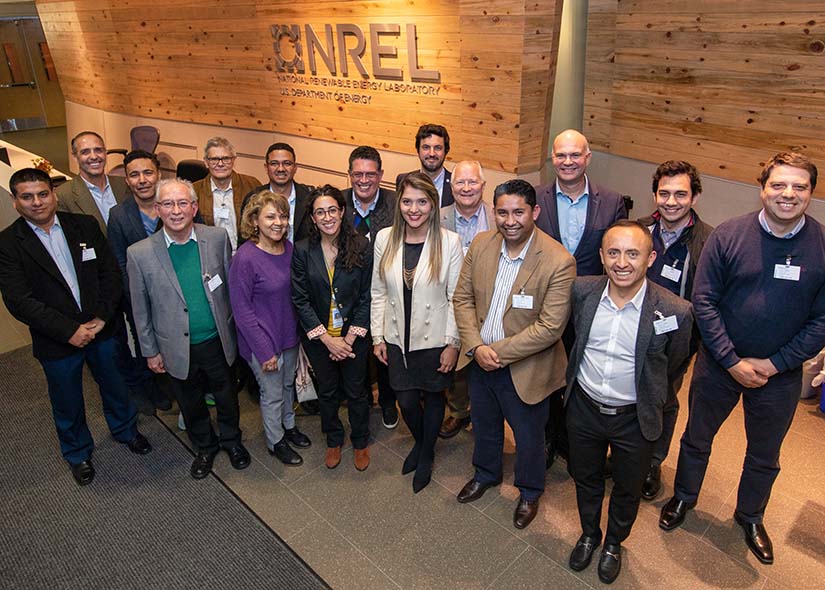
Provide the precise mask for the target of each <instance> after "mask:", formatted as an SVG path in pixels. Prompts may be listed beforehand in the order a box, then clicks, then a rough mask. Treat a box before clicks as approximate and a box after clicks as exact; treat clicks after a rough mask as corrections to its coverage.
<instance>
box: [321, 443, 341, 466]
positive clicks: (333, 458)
mask: <svg viewBox="0 0 825 590" xmlns="http://www.w3.org/2000/svg"><path fill="white" fill-rule="evenodd" d="M340 462H341V447H327V456H326V458H325V459H324V465H326V466H327V469H335V468H336V467H338V463H340Z"/></svg>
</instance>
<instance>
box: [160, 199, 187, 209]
mask: <svg viewBox="0 0 825 590" xmlns="http://www.w3.org/2000/svg"><path fill="white" fill-rule="evenodd" d="M156 205H157V206H158V207H160V208H161V209H163V210H164V211H171V210H172V209H174V208H175V205H177V207H178V209H180V210H181V211H186V210H187V209H189V208H190V207H191V206H192V201H183V200H181V201H161V202H159V203H156Z"/></svg>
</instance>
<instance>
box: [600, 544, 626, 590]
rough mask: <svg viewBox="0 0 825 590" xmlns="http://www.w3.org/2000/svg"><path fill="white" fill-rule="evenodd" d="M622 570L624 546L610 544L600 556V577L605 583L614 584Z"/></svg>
mask: <svg viewBox="0 0 825 590" xmlns="http://www.w3.org/2000/svg"><path fill="white" fill-rule="evenodd" d="M621 571H622V546H621V545H613V544H608V545H605V546H604V549H602V555H601V557H599V579H600V580H601V581H602V583H603V584H612V583H613V582H615V581H616V578H618V577H619V572H621Z"/></svg>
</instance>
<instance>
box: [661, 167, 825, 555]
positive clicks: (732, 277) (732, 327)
mask: <svg viewBox="0 0 825 590" xmlns="http://www.w3.org/2000/svg"><path fill="white" fill-rule="evenodd" d="M816 177H817V170H816V166H815V165H814V164H813V162H811V161H810V160H809V159H808V158H807V157H806V156H803V155H801V154H797V153H779V154H777V155H775V156H774V157H773V158H771V159H770V160H769V161H768V162H767V163H766V164H765V167H764V169H763V170H762V174H761V176H760V179H759V180H760V184H761V185H762V190H761V198H762V210H761V211H759V212H754V213H750V214H747V215H744V216H742V217H737V218H735V219H731V220H729V221H726V222H725V223H723V224H721V225H720V226H719V227H718V228H716V230H715V231H714V232H713V233H712V234H711V236H710V238H709V240H708V242H707V244H706V245H705V248H704V250H703V251H702V255H701V258H700V260H699V267H698V268H697V271H696V278H695V283H694V288H693V306H694V313H695V315H696V324H697V326H698V328H699V332H700V333H701V336H702V345H701V347H700V348H699V355H698V357H697V360H696V366H695V368H694V371H693V380H692V382H691V385H690V408H689V412H690V413H689V415H688V423H687V426H686V428H685V433H684V435H683V436H682V443H681V450H680V453H679V464H678V467H677V470H676V481H675V485H674V488H675V491H674V496H673V498H671V499H670V500H669V501H668V502H667V504H665V505H664V507H663V508H662V513H661V517H660V519H659V526H660V527H661V528H663V529H665V530H671V529H674V528H676V527H678V526H679V525H680V524H682V522H683V521H684V519H685V515H686V513H687V512H688V511H689V510H690V509H691V508H693V507H694V506H695V505H696V500H697V498H698V496H699V491H700V489H701V487H702V480H703V479H704V476H705V471H706V470H707V465H708V459H709V457H710V451H711V445H712V443H713V438H714V436H715V435H716V433H717V432H718V431H719V428H720V427H721V426H722V423H723V422H724V421H725V420H726V419H727V417H728V416H729V415H730V413H731V411H732V410H733V408H734V407H735V406H736V404H737V403H738V402H739V397H740V395H741V396H742V404H743V409H744V412H745V435H746V437H747V443H748V450H747V454H746V456H745V462H744V466H743V469H742V476H741V478H740V481H739V492H738V497H737V501H736V510H735V512H734V515H733V516H734V520H735V521H736V522H737V523H738V524H739V525H740V526H741V527H742V528H743V529H744V531H745V541H746V542H747V545H748V547H749V548H750V550H751V551H752V552H753V554H754V555H755V556H756V557H757V559H759V561H761V562H762V563H766V564H770V563H773V545H772V543H771V540H770V537H769V536H768V533H767V531H766V530H765V526H764V524H763V522H762V520H763V517H764V514H765V508H766V506H767V503H768V498H769V497H770V494H771V488H772V487H773V483H774V481H775V480H776V476H777V475H778V474H779V450H780V448H781V446H782V441H783V439H784V438H785V435H786V434H787V432H788V429H789V428H790V425H791V421H792V420H793V415H794V412H795V410H796V404H797V401H798V400H799V393H800V387H801V382H802V363H803V362H804V361H805V360H806V359H809V358H811V357H813V356H815V355H816V354H817V352H819V350H820V349H822V347H823V345H825V228H823V227H822V226H821V225H820V224H819V223H817V222H816V221H815V220H814V219H812V218H811V217H808V216H806V215H805V210H806V209H807V208H808V205H809V204H810V200H811V193H812V192H813V190H814V188H815V187H816Z"/></svg>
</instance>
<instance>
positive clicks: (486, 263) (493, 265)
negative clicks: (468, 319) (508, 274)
mask: <svg viewBox="0 0 825 590" xmlns="http://www.w3.org/2000/svg"><path fill="white" fill-rule="evenodd" d="M502 241H504V238H503V236H502V235H501V233H499V232H496V233H495V234H493V238H492V240H490V245H489V246H488V247H487V248H485V249H484V253H483V256H482V257H481V259H480V260H479V263H480V264H479V266H480V267H481V272H480V275H481V277H482V279H483V283H482V284H483V285H484V288H485V289H486V291H484V299H483V300H482V301H480V302H477V303H476V305H477V306H478V305H479V303H480V304H481V305H483V307H480V310H481V312H482V315H483V316H484V317H486V316H487V315H488V314H489V313H490V303H491V302H492V301H493V291H495V288H496V276H497V275H498V260H499V258H500V256H501V242H502ZM491 278H492V279H493V280H492V281H491V280H490V279H491Z"/></svg>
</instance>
